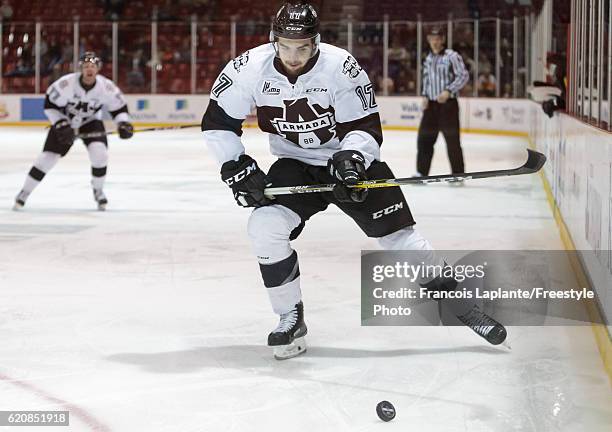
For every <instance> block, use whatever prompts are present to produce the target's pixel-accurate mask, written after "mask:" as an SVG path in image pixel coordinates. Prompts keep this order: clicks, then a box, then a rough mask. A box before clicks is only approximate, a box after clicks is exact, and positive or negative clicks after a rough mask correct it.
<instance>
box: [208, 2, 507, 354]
mask: <svg viewBox="0 0 612 432" xmlns="http://www.w3.org/2000/svg"><path fill="white" fill-rule="evenodd" d="M270 39H271V43H269V44H265V45H262V46H259V47H257V48H255V49H252V50H250V51H247V52H245V53H244V54H242V55H241V56H239V57H238V58H236V59H234V60H233V61H230V62H229V64H228V65H227V66H226V67H225V69H224V70H223V71H222V73H221V74H220V75H219V77H218V78H217V80H216V81H215V83H214V86H213V88H212V90H211V100H210V103H209V106H208V108H207V110H206V113H205V114H204V117H203V119H202V130H203V131H204V137H205V140H206V142H207V146H208V147H209V149H210V150H211V152H212V153H213V154H214V156H215V157H216V158H217V160H218V162H219V165H220V166H221V177H222V180H223V181H224V182H225V183H226V184H227V185H228V186H229V187H230V188H231V190H232V192H233V195H234V198H235V199H236V201H237V203H238V204H239V205H240V206H243V207H254V208H255V210H254V211H253V212H252V214H251V216H250V219H249V222H248V234H249V236H250V238H251V241H252V245H253V249H254V252H255V254H256V255H257V260H258V261H259V266H260V270H261V275H262V278H263V282H264V285H265V287H266V288H267V292H268V295H269V299H270V302H271V305H272V309H273V311H274V312H275V313H276V314H278V315H279V316H280V321H279V324H278V326H277V327H276V328H275V329H274V330H273V331H272V332H271V333H270V334H269V336H268V345H269V346H271V347H273V348H274V355H275V357H276V358H277V359H284V358H290V357H294V356H296V355H299V354H301V353H303V352H304V351H305V350H306V345H305V340H304V336H305V335H306V332H307V328H306V324H305V321H304V307H303V303H302V294H301V288H300V270H299V265H298V256H297V252H296V251H295V250H293V249H292V247H291V243H290V242H291V241H292V240H294V239H295V238H297V237H298V235H300V233H301V231H302V229H303V228H304V226H305V223H306V221H308V219H309V218H310V217H312V216H314V215H315V214H317V213H319V212H322V211H324V210H325V209H326V208H327V207H328V206H329V204H334V205H336V206H338V207H339V208H340V209H341V210H342V211H343V212H344V213H345V214H347V215H348V216H349V217H350V218H352V219H353V220H354V221H355V222H356V223H357V224H358V225H359V227H360V228H361V229H362V231H363V232H364V233H365V234H366V235H367V236H369V237H374V238H376V239H378V241H379V243H380V245H381V246H382V247H383V248H384V249H395V250H413V251H418V252H419V257H420V258H421V260H422V261H423V262H425V263H427V264H431V265H442V264H443V261H442V260H441V259H440V258H438V257H437V256H436V253H435V252H434V251H433V250H432V247H431V246H430V244H429V243H428V241H427V240H426V239H424V238H423V237H422V236H421V235H420V234H419V233H418V232H417V231H416V230H415V229H414V227H413V225H414V224H415V222H414V220H413V217H412V214H411V212H410V209H409V207H408V203H407V202H406V200H405V198H404V196H403V193H402V191H401V190H400V188H383V189H373V190H372V191H368V190H367V189H356V188H349V187H347V185H350V184H354V183H356V182H358V181H361V180H365V179H368V178H369V179H375V178H393V177H394V176H393V173H392V172H391V170H390V169H389V167H388V166H387V164H386V163H385V162H382V161H381V160H380V145H381V144H382V141H383V136H382V128H381V123H380V117H379V114H378V108H377V105H376V100H375V97H374V89H373V88H372V84H371V83H370V80H369V78H368V75H367V74H366V72H365V71H364V70H363V69H362V68H361V67H360V66H359V64H358V63H357V61H356V60H355V58H353V57H352V56H351V55H350V54H349V53H348V52H347V51H345V50H343V49H340V48H337V47H334V46H331V45H328V44H325V43H321V41H320V35H319V19H318V17H317V14H316V11H315V10H314V8H313V7H312V6H311V5H309V4H303V3H301V2H293V3H286V4H285V5H284V6H282V7H281V9H280V10H279V11H278V13H277V15H276V17H275V19H274V23H273V30H272V32H271V35H270ZM252 106H256V108H257V120H258V124H259V127H260V129H261V130H263V131H265V132H268V133H269V134H270V135H269V139H270V150H271V152H272V153H273V154H274V155H275V156H277V157H278V160H277V161H276V162H275V163H274V164H273V165H272V166H271V168H270V170H269V172H268V173H267V175H266V174H265V173H264V172H263V171H262V170H261V169H260V168H259V167H258V165H257V162H256V161H255V160H253V158H251V157H250V156H248V155H247V154H246V153H245V148H244V146H243V144H242V142H241V140H240V136H241V135H242V122H243V120H244V119H245V118H246V116H247V115H248V114H249V113H250V112H251V108H252ZM317 183H336V186H335V188H334V191H333V192H329V193H312V194H297V195H279V196H277V197H276V198H275V199H274V200H271V199H269V198H267V197H266V196H265V195H264V193H263V191H264V188H265V187H267V186H274V187H281V186H293V185H303V184H317ZM387 208H393V209H395V211H393V212H382V213H381V210H382V209H387ZM375 215H382V216H380V217H375ZM425 282H427V283H428V287H431V288H432V289H436V288H440V289H452V286H451V287H449V285H452V283H453V282H454V281H443V280H439V279H435V280H431V281H425ZM469 313H470V314H472V315H471V316H470V319H471V320H474V319H475V317H476V316H475V315H474V314H476V315H477V317H478V318H479V319H480V318H482V317H486V318H487V319H488V320H489V321H486V322H487V323H489V326H487V327H486V330H484V329H485V327H484V326H482V322H481V321H479V323H480V324H481V327H482V328H481V330H480V331H478V330H476V328H475V327H474V326H472V329H473V330H474V331H476V332H477V333H479V334H480V335H481V336H483V337H485V338H486V339H487V340H488V341H489V342H491V343H493V344H498V343H501V342H502V341H503V340H504V339H505V336H506V331H505V329H504V327H503V326H502V325H501V324H499V323H497V322H496V321H494V320H493V319H491V318H489V317H488V316H486V315H484V314H483V313H482V312H480V311H469ZM459 318H460V319H461V318H462V317H459ZM463 318H464V319H466V320H467V314H465V316H464V317H463ZM466 324H468V325H470V323H468V322H466ZM485 333H486V334H485Z"/></svg>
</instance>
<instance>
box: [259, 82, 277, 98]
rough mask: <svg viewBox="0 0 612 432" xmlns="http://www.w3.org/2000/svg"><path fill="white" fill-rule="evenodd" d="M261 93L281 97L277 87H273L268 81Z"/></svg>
mask: <svg viewBox="0 0 612 432" xmlns="http://www.w3.org/2000/svg"><path fill="white" fill-rule="evenodd" d="M261 92H262V93H263V94H265V95H279V94H280V92H281V91H280V89H279V88H276V87H272V83H271V82H270V81H266V82H265V83H264V85H263V88H262V89H261Z"/></svg>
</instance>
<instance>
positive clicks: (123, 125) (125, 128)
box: [117, 122, 134, 139]
mask: <svg viewBox="0 0 612 432" xmlns="http://www.w3.org/2000/svg"><path fill="white" fill-rule="evenodd" d="M117 132H119V138H121V139H129V138H132V136H134V126H132V123H130V122H119V124H118V125H117Z"/></svg>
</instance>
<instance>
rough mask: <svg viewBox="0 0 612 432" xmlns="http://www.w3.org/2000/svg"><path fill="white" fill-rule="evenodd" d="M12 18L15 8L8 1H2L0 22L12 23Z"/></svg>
mask: <svg viewBox="0 0 612 432" xmlns="http://www.w3.org/2000/svg"><path fill="white" fill-rule="evenodd" d="M12 18H13V8H12V7H11V5H10V4H9V2H8V0H2V6H0V21H10V20H11V19H12Z"/></svg>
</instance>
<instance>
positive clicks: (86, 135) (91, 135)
mask: <svg viewBox="0 0 612 432" xmlns="http://www.w3.org/2000/svg"><path fill="white" fill-rule="evenodd" d="M200 126H201V124H200V123H198V124H188V125H179V126H163V127H151V128H146V129H135V130H134V133H136V132H153V131H162V130H176V129H187V128H194V127H200ZM118 133H119V132H118V131H116V130H115V131H111V132H88V133H84V134H78V135H76V136H75V138H81V139H84V138H99V137H103V136H106V135H116V134H118Z"/></svg>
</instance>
